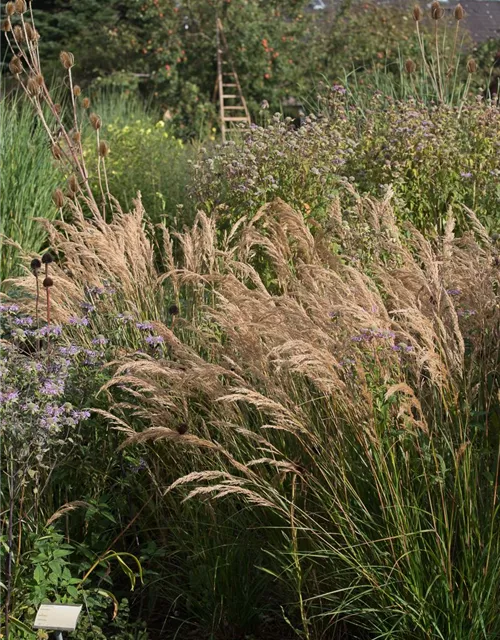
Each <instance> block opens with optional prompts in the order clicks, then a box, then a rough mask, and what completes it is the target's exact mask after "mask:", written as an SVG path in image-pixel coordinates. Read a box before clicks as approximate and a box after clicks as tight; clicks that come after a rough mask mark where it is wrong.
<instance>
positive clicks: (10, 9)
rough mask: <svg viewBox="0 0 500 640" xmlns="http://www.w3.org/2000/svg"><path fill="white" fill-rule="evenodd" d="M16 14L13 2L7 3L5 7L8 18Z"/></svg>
mask: <svg viewBox="0 0 500 640" xmlns="http://www.w3.org/2000/svg"><path fill="white" fill-rule="evenodd" d="M15 12H16V5H15V4H14V3H13V2H7V4H6V5H5V13H6V14H7V15H8V16H13V15H14V14H15Z"/></svg>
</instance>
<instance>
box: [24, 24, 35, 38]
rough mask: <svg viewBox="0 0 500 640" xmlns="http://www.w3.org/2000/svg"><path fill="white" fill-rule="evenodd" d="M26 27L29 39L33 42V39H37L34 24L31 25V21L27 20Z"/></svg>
mask: <svg viewBox="0 0 500 640" xmlns="http://www.w3.org/2000/svg"><path fill="white" fill-rule="evenodd" d="M24 28H25V29H26V36H27V38H28V40H29V41H30V42H33V40H36V31H35V29H33V25H31V24H30V23H29V22H26V23H25V25H24Z"/></svg>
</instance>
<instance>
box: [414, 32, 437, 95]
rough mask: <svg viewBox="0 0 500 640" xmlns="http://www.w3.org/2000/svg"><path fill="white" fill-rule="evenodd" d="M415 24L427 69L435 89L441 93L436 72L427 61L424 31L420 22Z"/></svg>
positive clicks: (421, 53)
mask: <svg viewBox="0 0 500 640" xmlns="http://www.w3.org/2000/svg"><path fill="white" fill-rule="evenodd" d="M415 24H416V28H417V39H418V45H419V48H420V55H421V56H422V61H423V63H424V67H425V70H426V72H427V74H428V76H429V77H430V79H431V82H432V84H433V85H434V90H435V91H436V93H437V94H439V91H438V86H437V81H436V77H435V73H434V71H433V70H432V68H431V66H430V64H429V62H428V61H427V56H426V54H425V47H424V40H423V38H422V33H421V31H420V27H419V24H418V22H416V23H415Z"/></svg>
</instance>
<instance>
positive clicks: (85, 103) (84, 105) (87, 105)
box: [82, 98, 90, 109]
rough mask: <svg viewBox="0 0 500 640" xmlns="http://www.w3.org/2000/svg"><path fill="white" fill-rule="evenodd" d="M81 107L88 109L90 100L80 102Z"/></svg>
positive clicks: (85, 99)
mask: <svg viewBox="0 0 500 640" xmlns="http://www.w3.org/2000/svg"><path fill="white" fill-rule="evenodd" d="M82 107H83V108H84V109H88V108H89V107H90V100H89V99H88V98H84V99H83V100H82Z"/></svg>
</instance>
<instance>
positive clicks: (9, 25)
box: [2, 18, 12, 32]
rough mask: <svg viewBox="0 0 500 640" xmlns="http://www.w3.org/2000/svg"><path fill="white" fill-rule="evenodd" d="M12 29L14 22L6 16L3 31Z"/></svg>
mask: <svg viewBox="0 0 500 640" xmlns="http://www.w3.org/2000/svg"><path fill="white" fill-rule="evenodd" d="M11 29H12V24H11V22H10V20H9V18H5V20H3V22H2V31H5V32H7V31H10V30H11Z"/></svg>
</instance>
